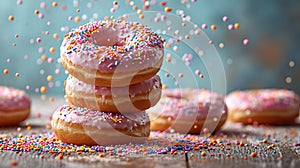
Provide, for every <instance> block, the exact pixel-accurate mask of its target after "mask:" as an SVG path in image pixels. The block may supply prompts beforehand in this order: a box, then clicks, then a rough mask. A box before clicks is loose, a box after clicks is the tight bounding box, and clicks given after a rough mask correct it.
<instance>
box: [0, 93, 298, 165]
mask: <svg viewBox="0 0 300 168" xmlns="http://www.w3.org/2000/svg"><path fill="white" fill-rule="evenodd" d="M64 103H65V101H64V99H63V98H55V101H54V102H49V101H43V100H41V99H39V98H33V103H32V113H31V117H30V118H29V119H28V120H27V122H28V123H30V126H31V130H27V126H26V125H25V124H24V123H23V124H22V125H21V126H20V128H21V131H20V130H17V126H16V127H9V128H0V137H1V136H2V137H6V136H7V135H9V136H10V137H13V136H18V135H19V134H20V133H22V135H23V136H26V135H30V134H40V133H42V132H47V131H48V132H51V130H49V129H47V127H46V125H47V124H49V123H50V119H49V116H51V114H52V112H53V111H54V110H55V109H56V108H57V107H59V106H60V105H62V104H64ZM37 113H40V114H41V116H40V117H37V116H36V114H37ZM298 123H299V122H298ZM154 134H156V133H152V136H154ZM168 135H169V136H170V135H171V134H168ZM212 138H215V141H222V143H220V142H218V143H217V145H211V146H209V145H208V148H202V149H195V148H194V149H191V150H189V151H186V152H182V151H180V150H178V151H177V154H176V155H175V154H170V152H168V153H167V154H162V153H157V152H154V153H149V154H147V153H145V152H133V153H129V154H127V155H125V156H118V155H113V156H109V155H105V156H104V157H100V156H99V154H100V153H99V152H94V153H88V152H87V153H84V152H83V153H78V152H70V153H67V154H65V153H64V154H63V155H62V156H63V158H61V159H59V157H58V155H59V154H58V153H49V152H40V151H31V152H17V151H11V150H5V149H2V150H1V145H2V144H1V141H0V167H1V168H2V167H3V168H6V167H45V168H46V167H55V168H59V167H89V168H90V167H170V168H171V167H172V168H176V167H243V166H245V167H295V168H299V167H300V124H295V125H290V126H242V125H239V124H233V123H229V122H227V123H226V124H225V126H224V127H223V128H222V130H221V131H219V132H217V133H216V135H215V136H214V137H210V139H212ZM149 139H150V140H149V141H150V142H148V143H146V144H145V147H147V145H148V147H149V148H151V145H155V143H157V142H156V141H157V140H155V139H154V138H151V137H150V138H149ZM167 140H168V141H170V139H166V140H164V139H163V138H161V139H160V141H167ZM174 141H175V142H176V140H174ZM229 141H230V142H231V144H230V143H228V142H229ZM241 142H242V143H241ZM160 143H162V144H164V143H166V144H168V143H169V142H160ZM241 144H242V145H241ZM253 152H255V153H256V156H255V157H254V155H253ZM251 154H252V155H251ZM41 155H43V157H41ZM14 164H16V165H14Z"/></svg>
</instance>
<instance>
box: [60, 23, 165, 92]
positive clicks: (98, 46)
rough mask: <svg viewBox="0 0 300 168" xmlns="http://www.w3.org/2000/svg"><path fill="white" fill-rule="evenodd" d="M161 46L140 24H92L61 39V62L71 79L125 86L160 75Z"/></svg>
mask: <svg viewBox="0 0 300 168" xmlns="http://www.w3.org/2000/svg"><path fill="white" fill-rule="evenodd" d="M163 42H164V41H163V39H162V38H161V37H160V36H159V35H157V34H156V33H154V32H153V31H152V30H151V29H150V28H149V27H147V26H145V25H143V24H139V23H136V22H127V21H124V20H105V21H95V22H90V23H87V24H85V25H82V26H80V27H79V28H76V29H73V30H72V31H71V32H69V33H68V34H66V35H65V36H64V39H63V42H62V44H61V47H60V55H61V58H60V60H61V63H62V64H63V66H64V68H65V69H66V70H67V71H68V72H69V73H70V74H71V75H73V76H74V77H76V78H77V79H79V80H81V81H83V82H85V83H89V84H92V85H95V86H107V87H118V86H126V85H131V84H136V83H140V82H142V81H144V80H147V79H149V78H151V77H152V76H154V75H155V74H156V73H157V72H158V71H159V69H160V67H161V65H162V61H163V56H164V47H163Z"/></svg>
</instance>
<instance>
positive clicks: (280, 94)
mask: <svg viewBox="0 0 300 168" xmlns="http://www.w3.org/2000/svg"><path fill="white" fill-rule="evenodd" d="M225 100H226V104H227V106H228V108H231V109H238V110H256V111H263V110H266V109H269V110H270V109H271V110H272V109H274V110H278V109H294V108H299V97H298V96H297V94H295V93H294V92H293V91H290V90H286V89H257V90H255V89H254V90H245V91H234V92H232V93H230V94H229V95H228V96H227V97H226V99H225Z"/></svg>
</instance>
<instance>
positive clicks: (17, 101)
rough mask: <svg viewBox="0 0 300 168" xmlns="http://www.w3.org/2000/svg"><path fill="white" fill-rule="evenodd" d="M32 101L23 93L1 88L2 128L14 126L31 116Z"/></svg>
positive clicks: (5, 87) (0, 112) (17, 90)
mask: <svg viewBox="0 0 300 168" xmlns="http://www.w3.org/2000/svg"><path fill="white" fill-rule="evenodd" d="M30 104H31V100H30V98H29V97H28V95H27V94H26V93H25V92H24V91H23V90H19V89H16V88H12V87H7V86H0V126H13V125H17V124H19V123H21V122H22V121H24V120H25V119H27V118H28V116H29V114H30Z"/></svg>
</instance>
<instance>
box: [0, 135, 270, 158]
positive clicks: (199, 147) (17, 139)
mask: <svg viewBox="0 0 300 168" xmlns="http://www.w3.org/2000/svg"><path fill="white" fill-rule="evenodd" d="M226 137H227V136H226V135H224V134H222V135H219V136H217V135H215V136H214V137H212V138H205V137H203V136H196V135H184V134H177V133H160V132H151V135H150V137H149V140H148V142H146V143H145V144H127V145H111V146H99V145H96V146H86V145H83V146H79V145H73V144H67V143H63V142H61V141H60V140H58V139H57V138H56V137H55V135H54V134H53V133H52V132H51V131H50V132H44V133H39V134H31V135H26V136H21V135H20V136H5V135H0V152H1V151H15V152H40V153H41V154H42V153H53V154H57V153H60V154H61V153H62V154H67V153H77V154H81V153H100V154H101V156H102V157H103V156H107V155H109V156H127V155H130V154H144V155H153V154H158V155H160V154H172V155H177V154H184V153H186V152H199V154H201V156H210V157H230V156H231V152H234V148H235V146H241V147H245V148H247V149H248V150H247V151H246V150H245V152H244V153H243V155H245V156H251V155H252V153H251V152H258V151H256V150H257V149H256V148H255V145H254V144H246V143H245V142H243V140H241V141H240V140H237V141H235V142H231V141H230V140H228V139H226ZM268 141H270V138H269V137H267V138H266V139H264V140H263V141H262V143H263V144H265V145H266V147H268V150H270V151H269V152H272V150H273V149H274V147H275V146H276V145H275V144H268V143H267V142H268ZM265 142H266V143H265ZM222 151H223V152H222ZM224 151H225V152H224ZM262 152H264V154H266V153H268V151H266V150H265V151H262ZM273 152H274V151H273ZM101 156H100V157H101Z"/></svg>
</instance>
